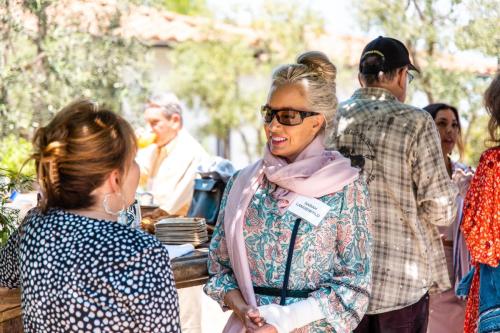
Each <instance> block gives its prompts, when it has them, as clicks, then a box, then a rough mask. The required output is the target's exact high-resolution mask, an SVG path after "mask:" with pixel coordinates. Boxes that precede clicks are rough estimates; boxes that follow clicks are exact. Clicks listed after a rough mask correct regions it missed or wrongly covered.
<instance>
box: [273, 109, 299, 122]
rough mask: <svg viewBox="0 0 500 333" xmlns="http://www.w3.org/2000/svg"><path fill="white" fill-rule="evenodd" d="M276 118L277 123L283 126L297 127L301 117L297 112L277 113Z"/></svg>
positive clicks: (285, 111)
mask: <svg viewBox="0 0 500 333" xmlns="http://www.w3.org/2000/svg"><path fill="white" fill-rule="evenodd" d="M277 116H278V121H279V123H280V124H283V125H299V124H301V123H302V117H301V116H300V113H299V112H298V111H292V110H283V111H278V114H277Z"/></svg>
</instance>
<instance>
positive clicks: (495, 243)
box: [462, 74, 500, 333]
mask: <svg viewBox="0 0 500 333" xmlns="http://www.w3.org/2000/svg"><path fill="white" fill-rule="evenodd" d="M484 102H485V107H486V110H487V111H488V113H489V114H490V116H491V118H490V121H489V123H488V129H489V132H490V136H491V141H492V142H493V143H494V144H495V147H494V148H490V149H488V150H486V151H485V152H484V153H483V154H482V155H481V159H480V162H479V166H478V167H477V171H476V173H475V175H474V178H473V180H472V182H471V184H470V187H469V191H468V192H467V196H466V198H465V207H464V217H463V221H462V232H463V233H464V236H465V239H466V242H467V247H468V248H469V251H470V254H471V260H472V264H473V265H474V268H475V269H474V273H472V274H473V276H472V281H471V286H470V291H469V297H468V300H467V310H466V314H465V326H464V332H466V333H472V332H480V333H485V332H500V266H499V265H498V264H499V261H500V74H497V75H496V76H495V78H494V79H493V81H492V83H491V84H490V86H489V87H488V89H487V90H486V92H485V95H484ZM466 279H467V278H466ZM465 289H467V288H465Z"/></svg>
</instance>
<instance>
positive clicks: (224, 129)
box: [172, 41, 257, 157]
mask: <svg viewBox="0 0 500 333" xmlns="http://www.w3.org/2000/svg"><path fill="white" fill-rule="evenodd" d="M172 63H173V67H174V69H175V73H174V76H173V79H172V82H173V87H174V90H175V91H176V93H177V94H179V96H181V97H182V98H183V99H184V100H186V101H187V102H188V104H190V105H191V106H194V105H196V103H199V105H200V107H201V108H202V109H203V110H204V112H207V114H208V117H209V119H208V122H207V124H206V125H205V126H204V127H203V128H202V132H203V133H204V134H213V135H215V136H216V138H218V139H220V140H222V141H223V142H224V152H223V153H224V155H225V156H226V157H227V156H229V149H230V146H229V135H230V133H231V130H233V129H238V128H239V127H240V126H241V125H242V124H246V123H254V122H255V121H256V117H255V115H256V104H255V96H254V94H253V93H248V91H246V92H244V91H245V90H244V87H242V82H241V80H242V78H244V77H245V76H249V75H251V74H252V73H253V71H254V70H255V68H256V67H257V62H256V59H255V57H254V55H253V52H252V50H251V49H250V48H249V47H248V45H245V44H244V43H241V42H238V41H233V42H227V43H220V42H211V41H207V42H202V43H196V42H186V43H183V44H180V45H178V46H177V47H176V48H175V49H174V51H173V53H172Z"/></svg>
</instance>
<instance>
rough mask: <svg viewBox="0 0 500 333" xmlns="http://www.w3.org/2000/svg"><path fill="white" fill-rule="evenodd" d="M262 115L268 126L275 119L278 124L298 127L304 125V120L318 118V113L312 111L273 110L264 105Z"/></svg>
mask: <svg viewBox="0 0 500 333" xmlns="http://www.w3.org/2000/svg"><path fill="white" fill-rule="evenodd" d="M260 113H261V114H262V118H263V119H264V122H265V123H266V124H269V123H271V122H272V121H273V119H274V117H276V120H278V123H280V124H281V125H285V126H296V125H300V124H302V121H303V120H304V118H307V117H311V116H316V115H318V114H319V113H318V112H312V111H301V110H294V109H279V110H276V109H272V108H271V107H270V106H269V105H263V106H262V108H261V110H260Z"/></svg>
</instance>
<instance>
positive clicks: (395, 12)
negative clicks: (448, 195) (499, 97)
mask: <svg viewBox="0 0 500 333" xmlns="http://www.w3.org/2000/svg"><path fill="white" fill-rule="evenodd" d="M494 3H495V1H492V0H477V1H474V0H469V1H460V0H450V1H438V0H408V1H399V0H363V1H361V0H357V1H356V7H357V14H358V15H357V16H358V18H359V21H360V23H361V24H362V25H363V26H364V28H365V29H366V30H367V31H371V32H377V33H381V34H384V35H387V36H391V37H395V38H397V39H399V40H401V41H403V42H404V43H405V44H406V45H407V46H408V49H409V51H410V53H411V55H412V57H413V59H414V62H415V65H417V67H419V68H420V69H421V71H422V73H421V76H420V77H419V78H418V80H417V81H416V89H417V90H419V91H422V92H423V93H424V94H425V96H426V97H427V100H428V102H429V103H435V102H445V103H448V104H452V105H456V106H458V107H459V109H460V112H461V117H462V118H463V120H465V124H466V125H467V128H466V130H465V132H464V138H465V142H466V147H467V149H466V156H465V160H466V162H467V163H470V164H473V165H475V164H477V162H478V160H477V156H478V154H477V152H479V153H480V152H481V151H482V150H484V144H483V143H482V142H484V137H483V139H481V138H472V137H471V136H472V135H473V133H478V131H476V130H474V128H475V127H476V126H478V125H479V124H478V123H477V120H478V119H479V118H480V116H481V95H482V93H483V91H484V89H485V87H486V83H487V80H485V79H484V77H481V76H478V74H477V73H474V72H472V71H468V70H462V69H459V68H460V64H454V63H453V61H452V60H451V59H452V58H451V57H450V54H449V53H450V52H449V51H448V50H454V49H456V48H457V45H458V46H462V47H463V48H471V47H473V48H475V49H477V50H478V51H482V52H484V54H486V55H492V54H493V53H492V52H494V51H493V49H491V48H490V46H491V45H493V44H494V42H493V41H494V40H495V34H498V31H499V29H498V22H499V21H498V16H497V18H495V15H492V14H491V13H488V12H487V11H486V9H485V8H490V9H492V10H493V12H494V11H495V10H496V12H497V14H498V4H494ZM483 5H484V6H486V7H483ZM464 13H467V15H469V16H470V17H471V18H473V19H471V20H470V21H468V22H463V19H462V18H463V17H464ZM485 18H486V19H485ZM495 25H496V27H497V28H494V27H495ZM477 37H481V38H480V39H481V41H478V40H477ZM473 41H474V42H473ZM486 45H488V46H486ZM445 59H449V60H445ZM422 106H423V105H422ZM479 133H483V134H484V131H483V132H479Z"/></svg>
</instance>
